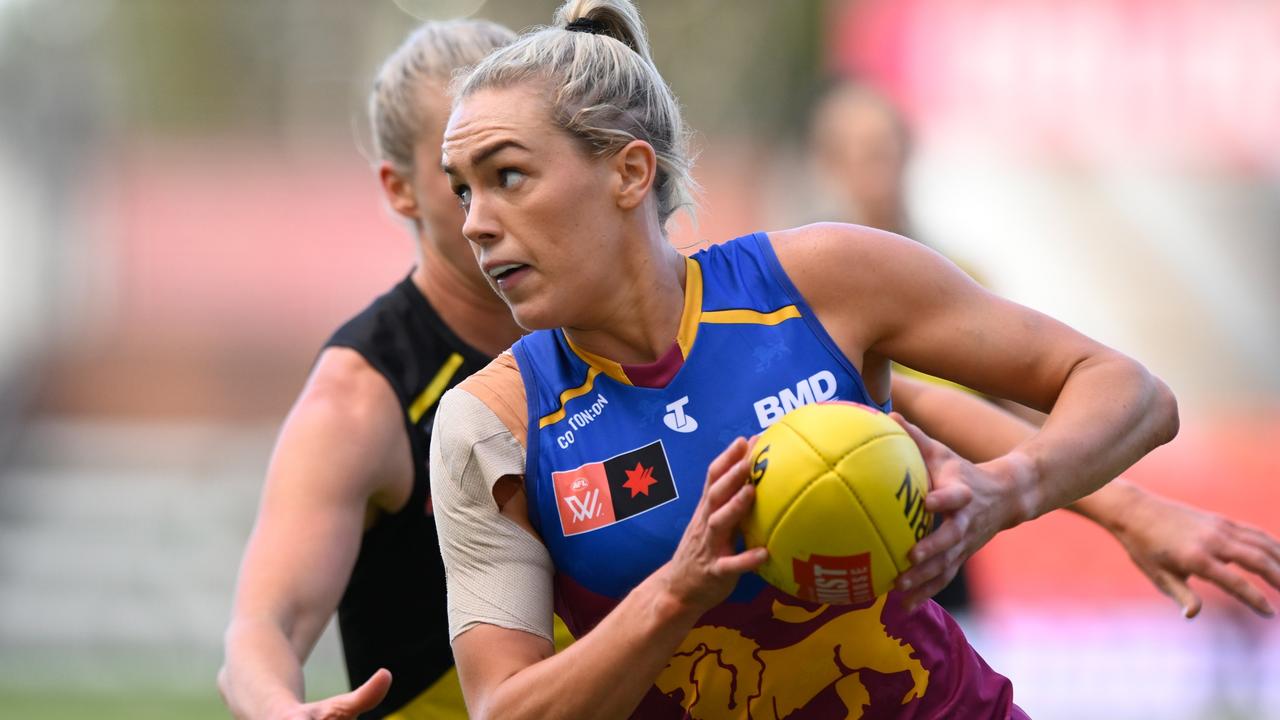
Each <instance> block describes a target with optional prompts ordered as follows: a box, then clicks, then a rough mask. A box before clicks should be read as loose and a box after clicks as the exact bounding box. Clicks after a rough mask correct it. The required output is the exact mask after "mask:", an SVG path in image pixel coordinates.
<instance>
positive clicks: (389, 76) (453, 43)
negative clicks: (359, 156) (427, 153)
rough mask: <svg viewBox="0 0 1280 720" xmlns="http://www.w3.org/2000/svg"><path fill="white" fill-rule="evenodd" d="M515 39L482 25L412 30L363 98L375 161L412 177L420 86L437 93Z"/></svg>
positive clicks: (446, 23)
mask: <svg viewBox="0 0 1280 720" xmlns="http://www.w3.org/2000/svg"><path fill="white" fill-rule="evenodd" d="M515 37H516V34H515V33H513V32H512V31H510V30H508V29H507V28H505V27H503V26H501V25H498V24H497V23H492V22H489V21H487V20H448V21H443V22H427V23H424V24H423V25H421V26H420V27H419V28H418V29H417V30H414V31H413V32H412V33H411V34H410V35H409V37H408V38H406V39H405V41H404V42H403V43H402V44H401V45H400V47H398V48H396V50H395V52H393V53H391V55H390V56H388V57H387V59H386V60H385V61H383V63H382V67H380V68H379V69H378V73H377V75H375V76H374V80H373V88H372V90H370V92H369V124H370V125H371V126H372V128H373V147H374V152H375V153H376V155H377V158H378V159H379V160H384V161H386V162H388V163H390V164H391V167H393V168H394V169H395V170H396V172H398V173H401V174H402V175H410V174H412V172H413V146H414V143H415V142H416V141H417V139H418V136H419V133H420V132H421V128H422V120H421V112H422V109H423V108H422V106H421V104H420V103H421V100H422V99H421V97H419V94H418V90H419V88H420V87H421V86H422V84H423V83H424V82H436V83H439V86H440V88H441V89H444V88H446V87H447V85H448V83H449V80H450V79H451V78H452V77H453V75H454V74H455V73H456V72H457V71H459V70H460V69H463V68H466V67H468V66H471V65H474V64H476V63H478V62H480V60H482V59H483V58H484V56H486V55H488V54H489V53H491V52H493V51H494V50H496V49H498V48H500V47H502V46H503V45H506V44H507V43H510V42H511V41H512V40H514V39H515Z"/></svg>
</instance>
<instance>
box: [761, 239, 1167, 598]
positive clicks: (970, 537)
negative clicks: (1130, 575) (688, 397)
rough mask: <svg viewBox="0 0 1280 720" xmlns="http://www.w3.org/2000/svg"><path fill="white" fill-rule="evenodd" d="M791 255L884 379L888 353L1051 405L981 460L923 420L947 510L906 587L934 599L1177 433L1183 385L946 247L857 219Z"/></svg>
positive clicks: (811, 295) (923, 544)
mask: <svg viewBox="0 0 1280 720" xmlns="http://www.w3.org/2000/svg"><path fill="white" fill-rule="evenodd" d="M773 243H774V246H775V248H776V249H777V251H778V256H779V259H780V260H781V262H782V264H783V267H784V268H785V269H786V270H787V272H788V274H789V275H791V277H792V279H793V281H794V282H795V284H796V286H797V288H798V289H799V290H800V292H801V293H802V294H803V295H804V296H805V297H806V298H807V299H808V301H809V302H810V304H811V305H812V307H813V309H814V311H815V313H817V315H818V317H819V319H820V320H822V322H823V324H824V326H826V328H827V329H828V331H829V332H831V334H832V336H833V337H834V339H835V340H836V342H837V344H838V345H839V346H840V347H841V349H842V350H843V351H844V352H845V354H846V355H848V356H849V357H850V358H851V359H852V360H853V362H854V363H855V364H857V365H858V366H859V368H861V369H862V370H863V372H864V375H867V376H868V379H869V380H870V381H871V383H872V384H873V385H874V383H875V381H876V379H877V374H878V373H883V372H885V370H886V361H887V359H893V360H897V361H898V362H901V363H902V364H904V365H906V366H908V367H913V368H916V369H917V370H920V371H923V372H926V373H929V374H931V375H936V376H939V377H942V378H946V379H949V380H954V381H956V382H959V383H962V384H964V385H967V386H969V387H973V388H976V389H978V390H981V391H982V392H985V393H988V394H990V395H994V396H997V397H1004V398H1008V399H1011V400H1015V401H1017V402H1020V403H1022V404H1024V405H1028V406H1030V407H1033V408H1036V409H1040V410H1044V411H1048V412H1049V417H1048V419H1047V421H1046V422H1045V425H1044V427H1043V428H1041V429H1040V430H1039V431H1038V432H1036V433H1035V434H1033V435H1031V436H1029V437H1027V438H1026V439H1024V440H1022V441H1021V442H1019V443H1018V444H1017V445H1016V446H1015V447H1014V448H1013V449H1012V450H1010V451H1008V452H1006V453H1004V454H1002V455H1000V456H999V457H996V458H994V459H992V460H990V461H988V462H985V463H983V464H981V465H973V464H972V463H969V462H967V461H964V460H963V459H961V458H960V457H959V456H957V455H956V454H955V453H953V452H952V451H950V450H949V449H947V448H946V447H945V446H944V445H942V444H941V443H936V442H932V441H930V440H929V439H928V438H927V436H925V435H924V434H923V433H921V432H920V431H919V430H918V429H915V428H912V427H909V428H908V431H909V432H911V433H912V434H913V437H915V438H916V440H917V442H918V443H919V444H920V445H921V449H922V451H923V452H924V454H925V459H926V462H927V463H928V464H929V467H930V473H931V476H932V477H933V480H934V486H935V488H934V490H933V491H932V492H931V493H930V494H929V496H928V497H927V498H926V507H927V508H928V509H929V510H931V511H933V512H938V513H941V514H943V516H944V517H945V518H946V521H945V522H944V523H943V525H942V526H941V527H939V529H938V530H937V531H935V532H934V533H933V534H932V535H930V536H929V537H926V538H925V539H924V540H922V541H920V543H918V544H917V546H916V547H915V548H914V549H913V550H912V553H911V558H912V560H913V562H914V563H915V565H916V566H915V568H913V570H912V571H909V572H907V573H904V574H903V576H902V577H901V578H900V584H899V587H900V589H902V590H906V591H909V595H908V602H909V603H914V602H919V601H922V600H923V598H924V597H927V596H929V595H932V594H933V593H934V592H936V591H937V590H938V589H941V587H942V586H943V585H945V584H946V582H947V581H949V580H950V579H951V577H952V576H954V574H955V571H956V569H958V568H959V565H960V563H961V562H962V561H963V559H964V558H965V557H967V556H968V555H970V554H972V553H973V552H974V551H976V550H977V549H978V548H979V547H981V546H982V545H983V544H984V543H986V541H987V540H989V539H990V538H991V537H992V535H994V534H995V533H996V532H998V531H1000V530H1004V529H1007V528H1009V527H1012V526H1014V525H1016V524H1018V523H1020V522H1023V521H1025V520H1029V519H1031V518H1034V517H1037V516H1039V515H1041V514H1043V513H1045V512H1047V511H1049V510H1053V509H1055V508H1059V507H1064V506H1066V505H1068V504H1070V503H1072V502H1074V501H1076V500H1078V499H1079V498H1081V497H1084V496H1085V495H1088V494H1089V493H1091V492H1093V491H1094V490H1096V489H1098V488H1099V487H1101V486H1102V485H1103V484H1104V483H1106V482H1107V481H1108V480H1110V479H1111V478H1113V477H1115V476H1116V475H1118V474H1120V472H1121V471H1123V470H1124V469H1125V468H1127V467H1129V466H1130V465H1131V464H1133V463H1134V462H1136V461H1137V460H1138V458H1140V457H1142V456H1143V455H1144V454H1146V453H1147V452H1149V451H1150V450H1151V449H1153V448H1155V447H1156V446H1158V445H1160V444H1162V443H1165V442H1168V440H1169V439H1171V438H1172V437H1173V435H1174V434H1175V433H1176V431H1177V410H1176V405H1175V402H1174V399H1173V395H1172V394H1171V393H1170V392H1169V390H1168V388H1166V387H1165V386H1164V384H1163V383H1161V382H1160V381H1159V380H1157V379H1156V378H1154V377H1153V376H1152V375H1151V374H1150V373H1148V372H1147V371H1146V370H1145V369H1144V368H1143V367H1142V366H1141V365H1139V364H1138V363H1136V362H1135V361H1133V360H1132V359H1130V358H1128V357H1125V356H1124V355H1122V354H1120V353H1118V352H1116V351H1114V350H1112V349H1110V348H1107V347H1105V346H1103V345H1101V344H1100V343H1097V342H1095V341H1093V340H1090V339H1089V338H1087V337H1085V336H1083V335H1081V334H1080V333H1077V332H1075V331H1074V330H1072V329H1071V328H1069V327H1067V326H1066V325H1063V324H1062V323H1059V322H1057V321H1055V320H1053V319H1051V318H1049V317H1046V316H1044V315H1042V314H1040V313H1037V312H1035V311H1033V310H1030V309H1028V308H1024V307H1021V306H1019V305H1017V304H1015V303H1012V302H1009V301H1007V300H1003V299H1001V298H999V297H996V296H994V295H992V294H990V293H988V292H986V291H985V290H983V289H982V288H981V287H979V286H978V285H977V284H976V283H974V282H973V281H972V280H970V279H969V278H968V276H966V275H965V274H964V273H963V272H961V271H960V270H959V269H958V268H956V267H955V266H954V265H952V264H950V263H949V262H947V261H946V260H945V259H943V258H942V257H941V256H939V255H938V254H937V253H934V252H932V251H930V250H928V249H927V248H924V247H922V246H920V245H918V244H916V243H913V242H911V241H909V240H906V239H904V238H901V237H898V236H896V235H892V234H889V233H882V232H878V231H874V230H870V229H868V228H859V227H856V226H848V225H816V226H809V227H805V228H799V229H796V230H791V231H787V232H784V233H777V234H776V235H774V236H773Z"/></svg>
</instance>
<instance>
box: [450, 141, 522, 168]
mask: <svg viewBox="0 0 1280 720" xmlns="http://www.w3.org/2000/svg"><path fill="white" fill-rule="evenodd" d="M509 147H514V148H519V149H521V150H524V151H526V152H527V151H528V150H529V148H527V147H525V146H524V145H521V144H520V143H518V142H516V141H515V140H499V141H498V142H496V143H494V144H492V145H489V146H487V147H482V148H480V149H479V150H476V151H475V152H474V153H472V154H471V164H472V165H479V164H480V163H482V162H484V161H485V160H488V159H489V158H490V157H492V156H494V155H496V154H497V153H498V152H500V151H502V150H506V149H507V148H509ZM440 169H441V170H444V171H445V172H446V173H448V174H450V175H452V174H453V173H454V172H455V171H456V170H457V168H455V167H454V166H452V165H450V164H449V163H448V162H443V163H441V164H440Z"/></svg>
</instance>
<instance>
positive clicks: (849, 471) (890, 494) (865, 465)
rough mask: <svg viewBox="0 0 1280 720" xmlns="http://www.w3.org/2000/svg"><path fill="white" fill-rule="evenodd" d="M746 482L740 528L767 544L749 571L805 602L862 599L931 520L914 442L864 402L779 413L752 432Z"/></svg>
mask: <svg viewBox="0 0 1280 720" xmlns="http://www.w3.org/2000/svg"><path fill="white" fill-rule="evenodd" d="M750 482H752V483H754V484H755V486H756V501H755V504H754V506H753V507H752V509H751V513H750V514H749V515H748V516H747V518H746V519H745V520H744V521H743V523H742V531H743V534H744V535H745V539H746V543H747V545H748V546H750V547H760V546H763V547H765V548H767V549H768V550H769V560H768V562H766V563H765V564H764V566H762V567H761V568H760V569H759V570H758V571H757V572H759V573H760V575H762V576H763V577H764V579H765V580H767V581H769V582H770V583H771V584H772V585H774V586H775V587H777V588H779V589H781V590H783V591H784V592H787V593H789V594H791V595H795V596H796V597H799V598H801V599H803V600H808V601H810V602H818V603H831V604H838V605H847V604H855V603H864V602H870V601H871V600H873V599H874V598H875V597H877V596H879V595H881V594H883V593H885V592H887V591H888V590H889V588H890V587H892V585H893V581H894V580H895V579H896V578H897V577H898V575H899V573H901V572H903V571H904V570H906V569H907V568H908V567H909V566H910V563H909V562H908V561H907V551H908V550H910V549H911V547H912V546H913V545H915V543H916V542H917V541H918V540H920V538H922V537H924V536H925V534H927V533H928V532H929V531H930V530H931V529H932V528H933V516H932V514H931V513H927V512H925V509H924V496H925V493H926V492H927V491H928V489H929V476H928V473H927V471H926V470H925V465H924V460H923V458H921V456H920V450H919V448H917V447H916V444H915V442H914V441H913V440H912V439H911V437H910V436H909V435H907V433H906V431H904V430H903V429H902V427H901V426H900V425H898V423H896V422H894V421H893V419H892V418H890V417H889V416H888V415H886V414H884V413H882V412H880V411H878V410H875V409H873V408H870V407H867V406H865V405H857V404H854V403H848V402H829V403H818V404H814V405H805V406H803V407H800V408H797V409H795V410H793V411H791V412H789V413H787V414H786V415H784V416H783V417H782V418H781V419H779V420H778V422H776V423H774V424H773V425H771V426H770V427H769V428H768V429H767V430H765V431H764V432H763V433H762V434H761V435H760V437H758V438H757V439H756V444H755V447H754V448H753V450H752V456H751V478H750Z"/></svg>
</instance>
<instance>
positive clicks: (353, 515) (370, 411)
mask: <svg viewBox="0 0 1280 720" xmlns="http://www.w3.org/2000/svg"><path fill="white" fill-rule="evenodd" d="M411 477H412V461H411V455H410V452H409V446H408V437H407V436H406V434H405V430H404V425H403V421H402V420H401V419H400V405H399V403H398V402H397V400H396V398H395V395H394V394H393V393H392V391H391V388H390V387H389V386H388V385H387V383H386V381H385V380H384V379H383V378H382V377H381V376H380V375H378V374H377V373H376V371H374V370H373V369H372V368H371V367H369V365H368V364H367V363H366V362H365V361H364V360H363V358H361V357H360V356H359V355H358V354H356V353H355V352H354V351H351V350H346V349H329V350H326V351H325V352H324V353H323V354H322V356H321V358H320V361H319V362H318V363H317V365H316V369H315V371H314V372H313V374H312V377H311V379H310V380H309V382H308V384H307V387H306V389H305V390H304V391H303V393H302V395H301V397H300V398H299V399H298V402H297V404H296V405H295V406H294V408H293V410H292V411H291V412H290V414H289V417H288V419H287V420H286V421H285V424H284V427H283V429H282V430H281V433H280V437H279V439H278V440H277V443H276V448H275V451H274V453H273V455H272V458H271V465H270V468H269V469H268V472H267V478H266V483H265V486H264V488H263V493H262V500H261V505H260V507H259V510H258V519H257V522H256V524H255V526H254V530H253V534H252V535H251V536H250V538H249V543H248V546H247V547H246V549H245V554H244V559H243V561H242V564H241V567H240V578H239V582H238V584H237V587H236V596H235V602H234V606H233V610H232V617H231V622H230V624H229V626H228V627H227V631H226V638H225V651H226V658H225V661H224V665H223V668H222V670H221V672H220V673H219V676H218V686H219V689H220V690H221V692H222V695H223V698H224V700H225V701H226V703H227V706H228V707H229V708H230V709H231V710H232V712H233V713H234V714H235V715H236V716H237V717H241V718H258V717H284V716H289V717H311V716H312V714H311V713H310V710H312V709H314V708H307V707H305V706H303V705H302V700H303V694H304V693H303V675H302V663H303V662H304V661H305V660H306V658H307V656H308V655H309V654H310V652H311V650H312V648H313V647H314V645H315V642H316V640H317V639H318V638H319V636H320V633H321V631H323V629H324V626H325V624H326V623H327V622H328V620H329V618H330V617H331V616H332V615H333V612H334V610H335V608H336V607H337V605H338V600H339V599H340V598H341V596H342V592H343V590H344V588H345V587H346V585H347V581H348V580H349V579H350V575H351V569H352V567H353V566H354V564H355V559H356V554H357V552H358V551H359V548H360V538H361V533H362V532H363V529H364V527H365V524H366V522H367V518H369V517H371V515H372V513H373V512H375V511H376V510H377V509H378V508H379V507H393V506H395V505H396V504H397V503H400V504H402V503H403V502H404V500H405V499H407V497H408V492H409V489H410V484H411V483H410V480H411ZM389 684H390V678H389V674H388V673H386V671H382V672H381V673H379V674H378V675H376V676H375V677H374V678H373V679H372V680H371V681H370V683H367V684H366V685H365V686H363V687H361V688H359V689H357V690H356V691H355V692H353V693H348V694H347V695H344V696H339V698H337V699H336V700H337V701H338V706H339V707H340V708H346V707H348V706H350V712H349V713H348V716H351V717H354V713H355V712H359V711H361V710H365V709H369V708H370V707H372V706H373V705H376V704H377V703H378V702H379V701H380V700H381V699H382V696H383V695H385V694H386V690H387V688H388V687H389ZM370 703H372V704H370ZM339 716H343V715H339Z"/></svg>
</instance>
